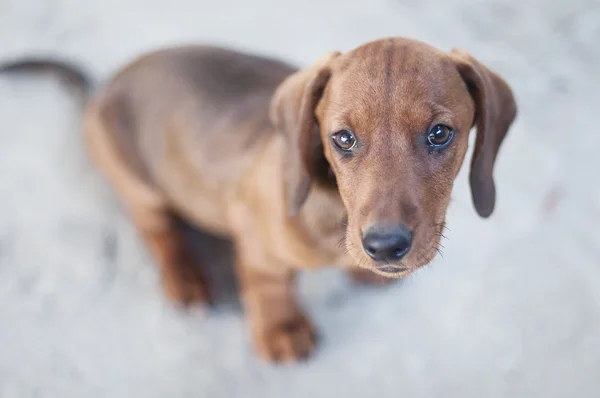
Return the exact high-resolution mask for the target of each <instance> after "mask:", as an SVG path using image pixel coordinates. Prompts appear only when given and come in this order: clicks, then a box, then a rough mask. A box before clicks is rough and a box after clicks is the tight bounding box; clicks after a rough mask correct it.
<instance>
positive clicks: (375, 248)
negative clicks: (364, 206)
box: [362, 225, 412, 262]
mask: <svg viewBox="0 0 600 398" xmlns="http://www.w3.org/2000/svg"><path fill="white" fill-rule="evenodd" d="M411 243H412V233H411V232H410V231H409V230H408V229H406V227H404V226H402V225H398V226H395V227H373V228H369V229H368V230H367V232H366V233H365V234H364V235H363V240H362V244H363V248H364V249H365V252H366V253H367V254H368V255H369V257H371V258H372V259H373V260H375V261H386V262H390V261H398V260H400V259H401V258H402V257H404V256H405V255H406V253H408V251H409V250H410V245H411Z"/></svg>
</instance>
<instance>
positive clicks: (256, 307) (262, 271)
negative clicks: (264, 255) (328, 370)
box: [237, 253, 315, 362]
mask: <svg viewBox="0 0 600 398" xmlns="http://www.w3.org/2000/svg"><path fill="white" fill-rule="evenodd" d="M237 266H238V272H239V277H240V288H241V290H242V291H241V293H242V299H243V302H244V307H245V310H246V317H247V319H248V322H249V326H250V329H251V333H252V338H253V341H254V346H255V348H256V350H257V351H258V353H259V355H260V356H261V357H262V358H263V359H265V360H267V361H271V362H295V361H298V360H300V359H303V358H306V357H307V356H308V355H309V354H310V353H311V351H312V349H313V347H314V345H315V333H314V331H313V327H312V325H311V324H310V322H309V320H308V319H307V317H306V316H305V315H304V314H303V313H302V311H301V310H300V308H299V307H298V305H297V304H296V301H295V299H294V294H293V287H294V286H293V285H294V272H293V271H292V270H289V269H284V268H283V267H269V268H267V267H260V266H258V267H257V266H254V265H252V263H251V262H250V261H248V258H244V257H243V256H240V255H239V253H238V264H237Z"/></svg>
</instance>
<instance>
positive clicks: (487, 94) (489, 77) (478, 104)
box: [450, 48, 517, 217]
mask: <svg viewBox="0 0 600 398" xmlns="http://www.w3.org/2000/svg"><path fill="white" fill-rule="evenodd" d="M450 56H451V57H452V59H453V60H454V62H455V64H456V67H457V69H458V72H459V73H460V75H461V76H462V78H463V80H464V81H465V83H466V85H467V88H468V89H469V92H470V93H471V96H472V97H473V101H474V102H475V120H474V124H475V125H476V126H477V137H476V140H475V149H474V151H473V159H472V160H471V172H470V175H469V181H470V184H471V194H472V197H473V203H474V205H475V209H476V210H477V213H479V215H480V216H481V217H489V216H490V214H492V212H493V211H494V205H495V202H496V187H495V185H494V177H493V171H494V162H495V160H496V155H497V154H498V150H499V149H500V145H501V144H502V140H504V137H505V136H506V134H507V133H508V129H509V128H510V126H511V124H512V123H513V121H514V120H515V117H516V115H517V105H516V103H515V99H514V96H513V93H512V90H511V89H510V87H509V86H508V84H507V83H506V82H505V81H504V80H503V79H502V78H501V77H500V76H498V75H497V74H496V73H494V72H492V71H491V70H489V69H488V68H486V67H485V66H483V65H482V64H481V63H480V62H479V61H477V60H476V59H475V58H474V57H473V56H471V55H470V54H469V53H468V52H466V51H465V50H463V49H457V48H455V49H452V51H451V52H450Z"/></svg>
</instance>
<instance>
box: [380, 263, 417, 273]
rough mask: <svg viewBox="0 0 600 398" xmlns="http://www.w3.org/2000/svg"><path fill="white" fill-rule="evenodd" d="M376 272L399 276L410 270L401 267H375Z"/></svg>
mask: <svg viewBox="0 0 600 398" xmlns="http://www.w3.org/2000/svg"><path fill="white" fill-rule="evenodd" d="M377 271H379V272H382V273H384V274H399V273H404V272H408V271H410V268H409V267H404V266H401V265H382V266H379V267H377Z"/></svg>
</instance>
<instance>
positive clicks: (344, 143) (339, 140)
mask: <svg viewBox="0 0 600 398" xmlns="http://www.w3.org/2000/svg"><path fill="white" fill-rule="evenodd" d="M331 138H332V140H333V143H334V144H335V146H337V147H338V148H340V149H341V150H342V151H350V150H352V148H354V147H355V146H356V137H355V136H354V134H353V133H352V131H350V130H340V131H338V132H337V133H334V134H333V135H332V136H331Z"/></svg>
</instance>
